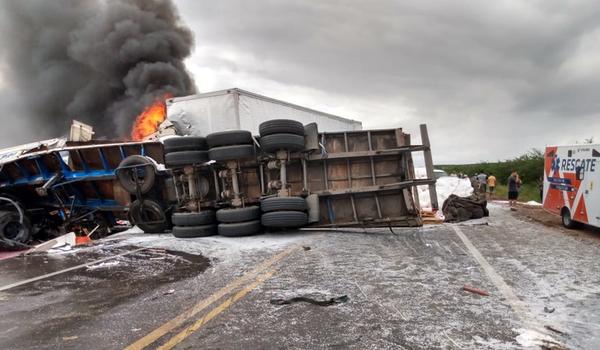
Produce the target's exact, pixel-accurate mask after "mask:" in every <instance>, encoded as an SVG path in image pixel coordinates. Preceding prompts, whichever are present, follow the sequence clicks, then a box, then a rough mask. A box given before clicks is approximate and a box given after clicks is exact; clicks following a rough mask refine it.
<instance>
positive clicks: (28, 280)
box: [0, 248, 147, 292]
mask: <svg viewBox="0 0 600 350" xmlns="http://www.w3.org/2000/svg"><path fill="white" fill-rule="evenodd" d="M145 249H147V248H139V249H135V250H130V251H128V252H125V253H121V254H117V255H112V256H109V257H107V258H102V259H98V260H94V261H91V262H89V263H85V264H81V265H77V266H73V267H69V268H68V269H64V270H59V271H55V272H51V273H47V274H45V275H42V276H37V277H33V278H30V279H27V280H23V281H19V282H15V283H11V284H8V285H6V286H2V287H0V292H2V291H5V290H8V289H11V288H15V287H19V286H22V285H25V284H28V283H31V282H36V281H39V280H43V279H46V278H49V277H52V276H56V275H60V274H62V273H65V272H69V271H73V270H77V269H81V268H83V267H87V266H90V265H94V264H98V263H101V262H103V261H107V260H112V259H115V258H118V257H120V256H125V255H129V254H133V253H136V252H139V251H140V250H145Z"/></svg>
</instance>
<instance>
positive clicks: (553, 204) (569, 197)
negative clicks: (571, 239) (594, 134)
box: [543, 144, 600, 228]
mask: <svg viewBox="0 0 600 350" xmlns="http://www.w3.org/2000/svg"><path fill="white" fill-rule="evenodd" d="M544 155H545V164H544V193H543V194H544V200H543V202H544V209H545V210H546V211H548V212H550V213H553V214H556V215H560V216H561V217H562V222H563V225H565V226H566V227H569V228H572V227H575V226H576V224H577V223H584V224H588V225H591V226H595V227H600V144H582V145H572V146H550V147H546V152H545V154H544Z"/></svg>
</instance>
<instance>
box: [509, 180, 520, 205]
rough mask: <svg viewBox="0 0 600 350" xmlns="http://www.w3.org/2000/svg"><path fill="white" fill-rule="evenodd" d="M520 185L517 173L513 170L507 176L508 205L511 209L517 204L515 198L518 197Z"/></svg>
mask: <svg viewBox="0 0 600 350" xmlns="http://www.w3.org/2000/svg"><path fill="white" fill-rule="evenodd" d="M520 185H521V180H520V179H519V174H518V173H517V172H516V171H515V170H513V171H512V173H511V174H510V176H509V177H508V205H509V206H510V209H511V210H517V209H516V208H515V206H516V205H517V199H518V198H519V187H520Z"/></svg>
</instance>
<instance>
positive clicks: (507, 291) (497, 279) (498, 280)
mask: <svg viewBox="0 0 600 350" xmlns="http://www.w3.org/2000/svg"><path fill="white" fill-rule="evenodd" d="M452 228H453V229H454V232H456V235H457V236H458V238H460V239H461V241H462V242H463V243H464V245H465V246H466V247H467V249H468V250H469V252H470V253H471V255H472V256H473V258H475V260H476V261H477V262H478V263H479V265H481V267H482V268H483V271H484V272H485V273H486V275H487V276H488V277H489V279H490V281H492V283H493V284H494V286H496V288H498V290H499V291H500V293H501V294H502V296H503V297H504V299H505V300H506V302H507V303H508V304H510V306H511V307H512V309H513V310H514V311H515V313H516V314H517V316H518V317H519V318H520V319H521V321H523V323H525V324H526V325H527V326H530V327H532V328H536V329H540V330H543V329H544V328H543V327H542V325H540V324H539V323H538V322H537V320H535V319H534V318H533V317H531V316H530V315H529V313H528V312H527V307H526V305H525V303H524V302H523V301H521V299H519V297H517V295H516V294H515V293H514V291H513V290H512V288H511V287H510V286H509V285H508V284H506V282H505V281H504V279H503V278H502V276H500V275H499V274H498V273H497V272H496V270H494V268H493V267H492V265H490V263H489V262H488V261H487V260H486V259H485V258H484V257H483V255H481V253H480V252H479V250H477V248H475V246H474V245H473V243H471V240H469V238H467V236H466V235H465V234H464V233H463V232H462V230H461V229H460V228H459V227H458V226H457V225H452Z"/></svg>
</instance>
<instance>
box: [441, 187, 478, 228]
mask: <svg viewBox="0 0 600 350" xmlns="http://www.w3.org/2000/svg"><path fill="white" fill-rule="evenodd" d="M442 212H443V213H444V218H445V219H444V220H445V221H446V222H461V221H467V220H471V219H481V218H482V217H484V216H489V215H490V213H489V211H488V209H487V201H486V200H479V199H477V198H476V197H475V196H471V197H459V196H456V195H453V194H452V195H450V197H448V199H446V201H444V205H443V206H442Z"/></svg>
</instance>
